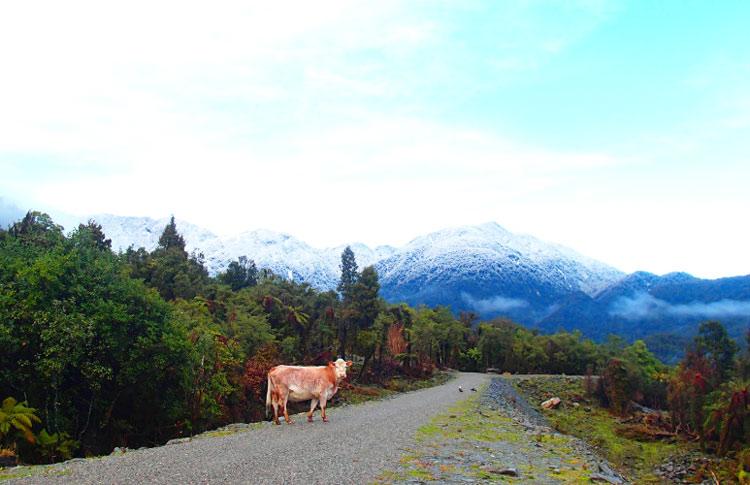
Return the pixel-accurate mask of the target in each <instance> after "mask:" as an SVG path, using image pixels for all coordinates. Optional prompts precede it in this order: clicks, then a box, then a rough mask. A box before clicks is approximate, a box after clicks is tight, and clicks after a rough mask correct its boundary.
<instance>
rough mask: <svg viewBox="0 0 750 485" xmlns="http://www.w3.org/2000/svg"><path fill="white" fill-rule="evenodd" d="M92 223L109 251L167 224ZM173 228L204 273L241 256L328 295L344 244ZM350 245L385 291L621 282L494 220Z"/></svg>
mask: <svg viewBox="0 0 750 485" xmlns="http://www.w3.org/2000/svg"><path fill="white" fill-rule="evenodd" d="M92 218H93V219H94V220H96V221H97V222H98V223H99V224H101V225H102V228H103V230H104V233H105V234H106V235H107V237H109V238H111V239H112V247H113V249H115V250H125V249H127V248H128V247H129V246H131V245H133V246H134V247H136V248H137V247H141V246H143V247H145V248H146V249H148V250H152V249H154V248H155V247H156V245H157V244H158V240H159V236H160V235H161V233H162V231H163V229H164V227H165V226H166V225H167V223H168V222H169V219H167V218H163V219H158V220H156V219H152V218H149V217H123V216H113V215H107V214H100V215H96V216H93V217H92ZM87 219H88V218H87ZM176 223H177V230H178V231H179V232H180V233H181V234H182V235H183V237H184V238H185V242H186V248H187V250H188V251H189V252H192V251H193V250H196V251H198V252H201V253H203V254H204V256H205V262H206V266H207V268H208V270H209V272H210V273H211V274H216V273H218V272H220V271H223V270H224V269H225V268H226V267H227V265H228V264H229V263H230V262H231V261H233V260H236V259H238V258H239V257H240V256H247V257H248V258H249V259H252V260H254V261H255V263H256V265H257V266H258V267H259V268H268V269H270V270H271V271H273V272H274V273H276V274H279V275H281V276H283V277H289V278H293V279H295V280H297V281H305V282H307V283H309V284H310V285H312V286H313V287H315V288H318V289H321V290H329V289H333V288H335V287H336V284H337V283H338V280H339V277H340V269H339V264H340V261H341V252H342V251H343V250H344V248H345V247H346V245H341V246H336V247H331V248H323V249H318V248H314V247H312V246H310V245H308V244H307V243H305V242H303V241H301V240H299V239H297V238H295V237H294V236H291V235H289V234H284V233H278V232H274V231H270V230H267V229H257V230H251V231H245V232H243V233H240V234H237V235H235V236H231V237H223V238H222V237H219V236H217V235H215V234H213V233H212V232H211V231H208V230H206V229H203V228H201V227H199V226H196V225H194V224H191V223H189V222H187V221H183V220H180V219H177V220H176ZM349 246H350V247H351V248H352V250H353V251H354V254H355V257H356V259H357V264H358V266H359V267H360V268H363V267H365V266H369V265H376V266H377V268H378V271H379V273H380V276H381V281H382V282H383V284H384V285H386V284H396V285H397V284H400V283H404V282H409V281H412V280H416V279H419V278H425V277H426V278H428V279H429V280H434V279H436V278H437V279H440V278H445V275H446V274H448V272H449V271H450V272H458V273H465V274H477V275H482V274H483V273H484V272H486V271H487V270H488V268H493V269H492V271H495V272H497V271H500V270H501V268H510V269H513V270H514V271H522V272H523V271H525V272H532V273H535V274H538V275H541V276H542V277H544V279H545V280H549V281H551V282H552V283H551V284H553V285H558V286H562V287H566V288H568V289H570V290H580V291H583V292H585V293H588V294H593V293H595V292H597V291H599V290H601V289H602V288H603V287H605V286H607V285H609V284H611V283H612V282H614V281H616V280H617V279H619V278H621V277H622V273H620V272H619V271H617V270H615V269H613V268H611V267H609V266H607V265H605V264H603V263H600V262H598V261H594V260H591V259H589V258H586V257H584V256H582V255H580V254H578V253H576V252H575V251H573V250H571V249H568V248H565V247H563V246H558V245H555V244H549V243H546V242H543V241H540V240H539V239H537V238H534V237H532V236H527V235H517V234H513V233H511V232H510V231H508V230H506V229H505V228H503V227H502V226H500V225H499V224H497V223H495V222H488V223H485V224H481V225H477V226H462V227H455V228H449V229H443V230H440V231H436V232H433V233H430V234H427V235H424V236H419V237H417V238H415V239H413V240H412V241H411V242H409V243H408V244H406V245H405V246H403V247H401V248H395V247H392V246H378V247H376V248H374V249H373V248H370V247H369V246H367V245H365V244H362V243H353V244H350V245H349ZM396 280H398V281H396Z"/></svg>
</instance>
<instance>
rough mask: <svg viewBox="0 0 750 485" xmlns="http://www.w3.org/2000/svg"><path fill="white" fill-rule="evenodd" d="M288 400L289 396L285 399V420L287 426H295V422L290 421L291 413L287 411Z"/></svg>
mask: <svg viewBox="0 0 750 485" xmlns="http://www.w3.org/2000/svg"><path fill="white" fill-rule="evenodd" d="M288 398H289V396H288V395H287V396H286V397H285V398H284V420H285V421H286V424H294V421H292V420H291V419H289V411H287V409H286V403H287V400H288Z"/></svg>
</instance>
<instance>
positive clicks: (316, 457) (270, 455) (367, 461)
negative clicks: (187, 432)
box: [6, 373, 490, 484]
mask: <svg viewBox="0 0 750 485" xmlns="http://www.w3.org/2000/svg"><path fill="white" fill-rule="evenodd" d="M489 380H490V377H489V376H487V375H485V374H469V373H460V374H458V375H457V378H456V379H453V380H451V381H449V382H448V383H446V384H443V385H441V386H437V387H433V388H429V389H423V390H419V391H414V392H409V393H406V394H403V395H399V396H396V397H394V398H391V399H386V400H382V401H371V402H367V403H364V404H360V405H356V406H345V407H340V408H330V409H329V413H328V414H329V418H330V423H323V422H321V421H320V414H319V412H318V414H316V416H315V418H316V421H315V422H313V423H307V422H305V419H304V416H303V415H298V416H296V417H295V424H293V425H286V424H282V425H281V426H274V425H271V424H270V423H268V424H264V425H261V426H259V427H257V428H255V429H249V430H246V431H242V432H238V433H234V434H231V435H228V436H217V437H210V438H203V439H195V440H192V441H188V442H184V443H179V444H174V445H168V446H162V447H158V448H148V449H142V450H134V451H128V452H126V453H123V454H116V455H110V456H107V457H102V458H93V459H87V460H79V461H74V462H66V463H62V464H58V465H52V466H50V467H45V471H44V473H42V474H39V473H37V474H35V475H33V476H31V477H28V478H21V479H15V480H10V481H8V482H6V483H19V484H28V483H34V484H37V483H39V484H42V483H56V484H57V483H64V484H68V483H71V484H73V483H75V484H100V483H107V484H129V483H133V484H151V483H153V484H175V483H180V484H188V483H201V484H207V483H290V484H293V483H326V484H330V483H337V484H344V483H369V482H371V481H373V480H374V479H375V477H377V476H378V475H379V474H380V473H381V472H382V471H383V470H386V469H388V468H392V467H395V466H397V465H398V463H399V457H400V456H401V454H402V453H403V451H404V450H405V449H407V448H408V447H411V446H413V445H414V436H415V434H416V431H417V429H418V428H419V427H420V426H422V425H423V424H425V423H427V422H428V421H429V420H430V419H431V418H432V416H434V415H435V414H438V413H441V412H444V411H445V410H446V409H447V408H448V407H449V406H450V405H452V404H454V403H455V402H456V401H459V400H461V399H463V398H467V397H468V396H469V395H471V394H472V393H471V392H468V391H467V392H464V393H460V392H458V387H459V386H462V387H463V389H465V390H469V389H471V388H472V387H475V388H478V387H480V386H482V385H483V384H485V383H487V382H489Z"/></svg>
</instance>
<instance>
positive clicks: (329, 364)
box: [328, 360, 336, 367]
mask: <svg viewBox="0 0 750 485" xmlns="http://www.w3.org/2000/svg"><path fill="white" fill-rule="evenodd" d="M328 367H336V364H334V363H333V362H331V361H330V360H329V361H328Z"/></svg>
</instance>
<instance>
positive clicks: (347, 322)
mask: <svg viewBox="0 0 750 485" xmlns="http://www.w3.org/2000/svg"><path fill="white" fill-rule="evenodd" d="M340 268H341V280H340V281H339V285H338V286H337V287H336V289H337V290H338V292H339V294H340V295H341V299H342V300H343V303H344V308H343V310H344V311H343V315H342V317H341V318H340V319H339V356H340V357H341V358H345V356H346V344H347V341H348V338H349V334H350V332H349V329H350V327H351V326H352V317H353V315H352V313H353V312H352V298H353V297H354V287H355V286H356V284H357V281H358V280H359V273H357V260H356V259H355V258H354V251H352V248H350V247H349V246H347V247H346V249H344V251H343V252H342V253H341V266H340Z"/></svg>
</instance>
